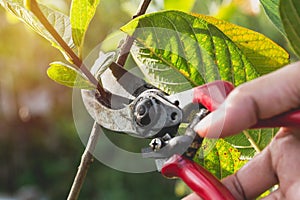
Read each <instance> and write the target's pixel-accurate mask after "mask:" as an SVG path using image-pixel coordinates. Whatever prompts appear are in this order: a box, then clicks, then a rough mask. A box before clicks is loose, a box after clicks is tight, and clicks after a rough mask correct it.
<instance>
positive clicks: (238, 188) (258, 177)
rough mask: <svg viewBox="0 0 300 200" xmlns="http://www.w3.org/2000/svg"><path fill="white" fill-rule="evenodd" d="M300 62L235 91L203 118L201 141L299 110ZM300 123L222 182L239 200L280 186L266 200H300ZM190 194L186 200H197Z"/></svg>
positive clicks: (198, 128) (282, 132)
mask: <svg viewBox="0 0 300 200" xmlns="http://www.w3.org/2000/svg"><path fill="white" fill-rule="evenodd" d="M299 79H300V62H296V63H293V64H291V65H288V66H286V67H284V68H281V69H280V70H277V71H276V72H273V73H270V74H268V75H265V76H262V77H260V78H258V79H255V80H253V81H250V82H248V83H245V84H243V85H240V86H239V87H237V88H236V89H235V90H234V91H233V92H232V93H230V95H229V96H228V97H227V99H226V100H225V102H224V103H223V104H222V105H221V106H220V107H219V108H218V109H217V110H216V111H214V112H212V113H211V114H210V115H209V116H207V117H206V118H205V119H203V120H202V121H201V122H200V123H199V124H198V125H197V126H196V127H195V131H196V132H197V133H198V134H199V135H200V136H202V137H211V138H217V137H227V136H230V135H234V134H237V133H240V132H241V131H242V130H245V129H247V128H249V127H251V126H252V125H254V124H255V123H256V122H257V121H258V120H260V119H268V118H272V117H273V116H276V115H279V114H281V113H284V112H286V111H289V110H291V109H295V108H299V107H300V81H299ZM299 155H300V124H299V127H283V128H280V130H279V131H278V133H277V134H276V136H275V137H274V138H273V140H272V142H271V143H270V144H269V145H268V146H267V147H266V148H265V149H264V150H263V151H262V152H261V153H260V154H258V155H257V156H255V157H254V158H253V159H252V160H251V161H250V162H248V164H246V165H245V166H244V167H242V168H241V169H240V170H239V171H238V172H237V173H236V174H233V175H231V176H229V177H226V178H225V179H224V180H222V182H223V184H224V185H225V186H226V187H227V188H228V189H229V190H230V191H231V193H232V194H233V195H234V197H235V198H236V199H255V198H256V197H258V196H259V195H260V194H261V193H263V192H264V191H266V190H267V189H269V188H271V187H272V186H274V185H276V184H279V188H278V189H277V190H276V191H274V192H273V193H271V194H270V195H269V196H267V197H266V198H265V199H272V200H273V199H275V200H276V199H280V200H282V199H291V200H293V199H299V197H300V170H299V168H300V156H299ZM199 199H201V198H200V197H198V196H197V195H196V194H191V195H189V196H187V197H186V198H184V200H199Z"/></svg>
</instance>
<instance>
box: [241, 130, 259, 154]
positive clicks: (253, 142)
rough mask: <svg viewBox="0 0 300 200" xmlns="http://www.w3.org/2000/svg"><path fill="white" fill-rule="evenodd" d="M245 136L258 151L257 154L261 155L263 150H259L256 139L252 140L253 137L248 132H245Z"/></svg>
mask: <svg viewBox="0 0 300 200" xmlns="http://www.w3.org/2000/svg"><path fill="white" fill-rule="evenodd" d="M243 133H244V135H245V136H246V138H247V139H248V141H249V142H250V144H251V146H252V147H253V148H254V150H255V151H256V153H260V152H261V149H260V148H259V146H258V145H257V144H256V142H255V141H254V139H253V138H252V136H251V135H250V134H249V132H248V131H243Z"/></svg>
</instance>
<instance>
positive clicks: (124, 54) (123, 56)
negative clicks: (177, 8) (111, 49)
mask: <svg viewBox="0 0 300 200" xmlns="http://www.w3.org/2000/svg"><path fill="white" fill-rule="evenodd" d="M150 3H151V0H144V1H141V3H140V5H139V8H138V10H137V12H136V13H135V15H133V17H132V19H134V18H136V17H138V16H141V15H143V14H145V13H146V10H147V8H148V6H149V4H150ZM133 42H134V38H133V37H132V36H129V35H128V36H127V37H126V39H125V42H124V45H123V46H122V47H121V51H120V54H119V56H118V59H117V63H118V64H119V65H121V66H124V65H125V62H126V60H127V58H128V55H129V52H130V49H131V47H132V45H133Z"/></svg>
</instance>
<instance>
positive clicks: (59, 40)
mask: <svg viewBox="0 0 300 200" xmlns="http://www.w3.org/2000/svg"><path fill="white" fill-rule="evenodd" d="M30 11H31V12H32V13H33V14H34V15H35V16H36V17H37V18H38V19H39V21H40V22H41V23H42V24H43V26H44V27H45V28H46V30H47V31H48V32H49V33H50V34H51V35H52V37H53V38H54V39H55V40H56V42H57V43H58V44H59V45H60V46H61V47H62V48H63V49H64V51H65V52H66V54H67V55H68V57H69V58H70V60H71V62H72V63H74V65H75V66H76V67H78V69H80V70H81V71H82V73H83V74H84V75H85V76H86V77H87V78H88V79H89V81H90V82H91V83H92V84H93V85H95V87H96V88H97V90H98V91H99V93H100V95H101V97H102V98H103V99H106V98H107V95H108V94H107V93H106V91H105V90H104V88H103V87H102V86H101V85H100V83H99V81H98V80H97V79H96V78H95V77H94V76H93V75H92V74H91V72H90V71H89V70H88V69H87V67H86V66H85V64H84V63H83V62H82V60H81V59H80V58H79V57H78V56H77V55H76V53H75V52H74V51H73V50H72V49H71V48H70V47H69V45H68V44H67V43H66V42H65V41H64V39H63V38H62V37H61V36H60V35H59V34H58V32H57V31H56V30H55V28H54V27H53V26H52V24H51V23H50V22H49V21H48V19H47V18H46V17H45V15H44V14H43V12H42V11H41V9H40V8H39V5H38V3H37V2H36V0H31V3H30Z"/></svg>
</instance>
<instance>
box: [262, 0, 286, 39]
mask: <svg viewBox="0 0 300 200" xmlns="http://www.w3.org/2000/svg"><path fill="white" fill-rule="evenodd" d="M260 3H261V4H262V6H263V8H264V10H265V12H266V14H267V16H268V17H269V19H270V20H271V21H272V22H273V24H274V25H275V26H276V27H277V28H278V29H279V31H280V32H281V33H283V35H285V31H284V28H283V25H282V21H281V18H280V13H279V0H260Z"/></svg>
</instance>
